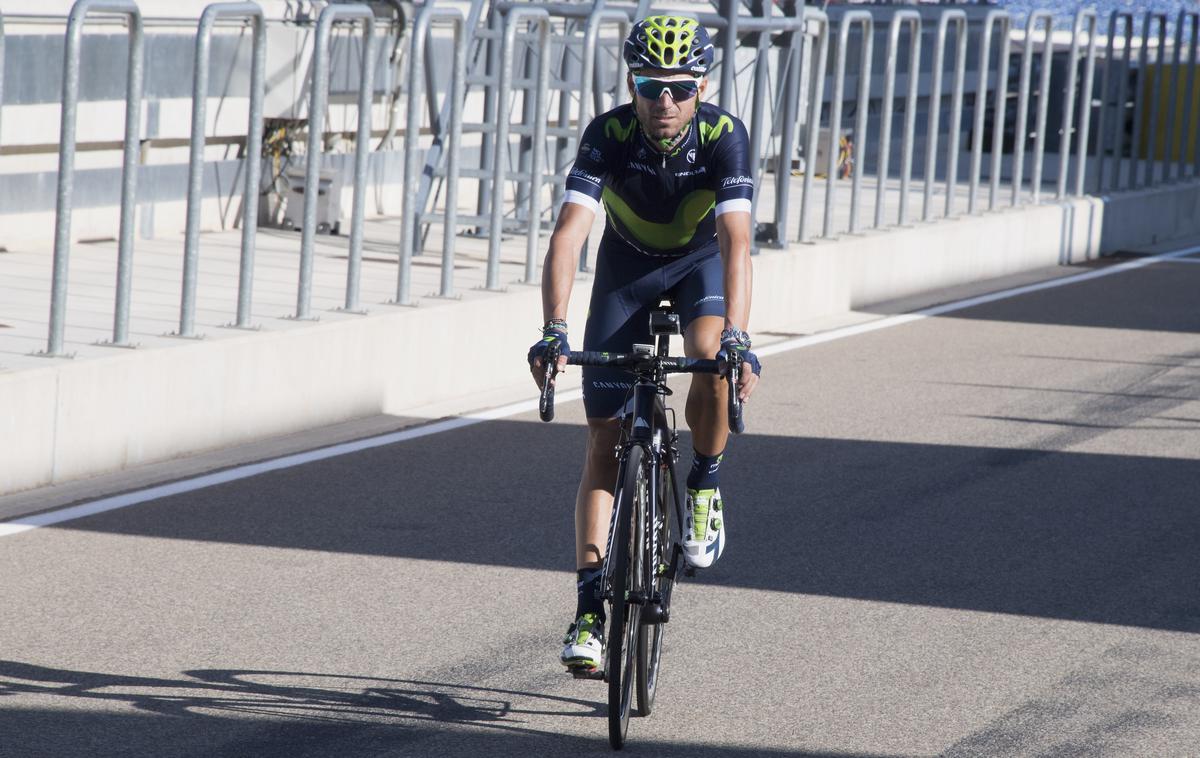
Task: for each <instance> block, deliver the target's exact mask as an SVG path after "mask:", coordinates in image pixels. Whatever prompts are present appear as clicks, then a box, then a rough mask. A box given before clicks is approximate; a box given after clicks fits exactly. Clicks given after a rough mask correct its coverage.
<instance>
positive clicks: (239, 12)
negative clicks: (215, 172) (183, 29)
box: [178, 3, 267, 337]
mask: <svg viewBox="0 0 1200 758" xmlns="http://www.w3.org/2000/svg"><path fill="white" fill-rule="evenodd" d="M223 19H227V20H235V21H237V22H239V23H243V24H244V23H247V22H249V23H250V24H251V26H252V28H253V30H254V43H253V51H252V53H251V56H252V61H253V62H252V63H251V74H250V118H249V123H248V125H247V127H246V128H247V131H246V155H255V156H256V155H258V154H259V153H261V152H262V133H263V97H264V96H265V93H266V68H267V29H266V25H265V24H264V23H263V12H262V8H260V7H259V6H258V5H257V4H255V3H216V4H214V5H210V6H208V8H206V9H205V10H204V13H203V14H202V15H201V16H200V27H199V29H198V30H197V32H196V64H195V65H196V68H195V76H194V81H193V83H192V138H191V146H190V150H189V158H188V197H187V229H186V231H185V232H184V247H183V289H182V295H181V297H180V302H179V332H178V336H180V337H195V336H196V270H197V268H198V266H199V260H200V204H201V193H202V191H203V189H204V145H205V138H204V137H205V128H206V126H207V123H208V121H207V113H208V64H209V61H210V59H211V58H212V36H213V28H214V27H215V26H216V24H217V21H218V20H223ZM261 178H262V161H258V160H248V161H246V183H245V190H244V191H243V193H242V251H241V261H240V264H239V266H238V300H237V319H236V320H235V322H234V325H235V326H237V327H239V328H241V329H249V328H250V327H251V326H252V322H251V315H250V313H251V301H252V292H253V287H254V242H255V239H256V234H257V232H258V187H259V184H260V183H261Z"/></svg>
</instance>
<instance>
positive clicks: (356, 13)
mask: <svg viewBox="0 0 1200 758" xmlns="http://www.w3.org/2000/svg"><path fill="white" fill-rule="evenodd" d="M338 21H362V22H363V36H364V39H365V43H364V46H363V47H364V50H363V73H362V77H363V79H364V81H363V82H360V85H367V84H370V78H371V77H372V76H373V75H374V65H373V64H374V61H373V60H372V58H371V55H370V52H371V51H372V50H373V49H374V37H375V12H374V11H372V10H371V9H370V7H368V6H366V5H358V4H356V5H329V6H326V7H325V9H324V10H322V11H321V15H320V16H318V17H317V31H316V34H315V35H314V37H313V45H314V49H313V64H312V65H313V75H312V83H311V94H310V97H309V105H308V148H307V154H306V155H305V170H304V221H303V224H304V228H303V229H302V231H301V236H300V281H299V286H298V287H297V291H296V314H295V316H293V318H296V319H311V318H312V308H311V301H312V269H313V248H314V247H315V246H316V234H317V200H318V199H319V197H318V196H319V193H320V187H321V152H322V150H321V145H322V137H323V133H324V131H325V106H326V104H327V103H328V102H329V39H330V36H331V35H332V33H333V25H334V24H335V23H337V22H338ZM409 63H410V65H411V64H412V61H410V62H409ZM361 89H364V90H365V89H367V87H366V86H362V87H361ZM368 94H370V93H369V92H368ZM359 102H360V103H361V102H362V99H361V95H360V99H359ZM368 102H369V101H368ZM360 125H361V122H360ZM364 139H365V135H363V134H362V133H361V132H360V133H359V135H358V143H359V147H363V140H364ZM356 173H358V172H356ZM363 173H364V174H365V172H363ZM354 184H355V189H354V194H355V202H356V203H357V202H358V196H359V195H362V194H365V192H364V191H363V190H364V189H365V186H366V176H365V175H360V176H355V178H354ZM360 254H361V249H360Z"/></svg>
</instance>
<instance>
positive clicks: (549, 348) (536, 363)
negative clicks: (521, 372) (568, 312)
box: [529, 324, 571, 389]
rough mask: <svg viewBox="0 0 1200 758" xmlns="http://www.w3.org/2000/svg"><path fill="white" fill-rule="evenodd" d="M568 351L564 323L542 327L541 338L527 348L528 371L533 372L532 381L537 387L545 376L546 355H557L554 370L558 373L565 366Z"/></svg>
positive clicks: (569, 349) (569, 350)
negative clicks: (560, 325) (556, 364)
mask: <svg viewBox="0 0 1200 758" xmlns="http://www.w3.org/2000/svg"><path fill="white" fill-rule="evenodd" d="M570 353H571V346H570V345H569V344H568V343H567V330H566V329H565V324H564V325H563V327H559V326H557V325H555V326H550V325H547V326H546V327H543V329H542V338H541V339H540V340H538V341H537V342H535V343H533V346H532V347H530V348H529V371H530V373H532V374H533V381H534V382H536V383H537V386H538V389H541V388H542V381H543V380H544V379H545V376H546V371H545V359H546V356H547V355H548V354H556V355H557V356H558V367H557V369H556V371H555V373H558V372H560V371H562V370H563V369H565V368H566V367H567V356H568V355H569V354H570Z"/></svg>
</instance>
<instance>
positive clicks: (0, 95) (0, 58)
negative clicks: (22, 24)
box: [0, 11, 4, 144]
mask: <svg viewBox="0 0 1200 758" xmlns="http://www.w3.org/2000/svg"><path fill="white" fill-rule="evenodd" d="M3 143H4V11H0V144H3Z"/></svg>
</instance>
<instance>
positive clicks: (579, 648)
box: [559, 613, 604, 671]
mask: <svg viewBox="0 0 1200 758" xmlns="http://www.w3.org/2000/svg"><path fill="white" fill-rule="evenodd" d="M559 660H561V661H562V663H563V665H564V666H566V667H567V668H568V669H570V670H572V671H574V670H576V669H578V670H581V671H595V670H597V669H599V668H601V667H602V666H603V665H604V622H602V621H601V620H600V615H599V614H596V613H585V614H583V615H582V616H580V617H579V618H578V619H576V620H575V623H574V624H571V628H570V629H568V630H567V636H566V637H564V638H563V650H562V654H561V655H560V656H559Z"/></svg>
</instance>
